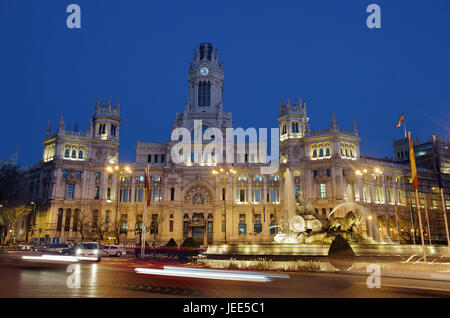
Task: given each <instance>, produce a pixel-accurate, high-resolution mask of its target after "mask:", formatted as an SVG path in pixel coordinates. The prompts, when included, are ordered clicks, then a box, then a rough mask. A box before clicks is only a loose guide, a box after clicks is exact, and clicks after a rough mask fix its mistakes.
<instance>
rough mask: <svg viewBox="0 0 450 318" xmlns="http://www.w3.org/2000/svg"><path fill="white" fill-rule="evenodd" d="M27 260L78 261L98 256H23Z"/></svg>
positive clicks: (92, 259) (93, 258) (89, 259)
mask: <svg viewBox="0 0 450 318" xmlns="http://www.w3.org/2000/svg"><path fill="white" fill-rule="evenodd" d="M22 259H25V260H35V261H36V260H37V261H42V260H43V261H58V262H78V261H94V260H97V258H96V257H88V256H66V255H41V256H22Z"/></svg>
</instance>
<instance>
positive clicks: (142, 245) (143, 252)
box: [141, 164, 150, 260]
mask: <svg viewBox="0 0 450 318" xmlns="http://www.w3.org/2000/svg"><path fill="white" fill-rule="evenodd" d="M149 174H150V171H149V166H148V164H147V167H146V168H145V188H146V189H145V199H146V200H145V204H144V212H143V215H142V226H141V259H142V260H144V257H145V233H146V230H147V223H146V214H147V207H148V204H149V199H150V198H149V184H150V182H149V180H148V178H149Z"/></svg>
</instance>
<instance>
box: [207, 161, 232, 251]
mask: <svg viewBox="0 0 450 318" xmlns="http://www.w3.org/2000/svg"><path fill="white" fill-rule="evenodd" d="M212 174H213V175H221V176H223V194H222V196H223V212H224V217H225V220H224V222H225V236H224V243H225V244H226V243H227V185H226V182H227V176H228V175H229V174H230V175H234V174H236V170H234V169H233V168H230V169H228V170H227V169H224V168H220V169H219V170H216V169H214V170H213V171H212ZM206 230H208V229H207V228H206Z"/></svg>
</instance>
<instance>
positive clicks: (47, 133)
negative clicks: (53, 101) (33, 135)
mask: <svg viewBox="0 0 450 318" xmlns="http://www.w3.org/2000/svg"><path fill="white" fill-rule="evenodd" d="M51 133H52V126H51V124H50V120H49V121H48V122H47V129H46V131H45V137H50V134H51Z"/></svg>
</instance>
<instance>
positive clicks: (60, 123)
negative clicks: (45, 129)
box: [58, 114, 65, 131]
mask: <svg viewBox="0 0 450 318" xmlns="http://www.w3.org/2000/svg"><path fill="white" fill-rule="evenodd" d="M64 129H65V125H64V116H63V114H61V119H60V120H59V125H58V131H64Z"/></svg>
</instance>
